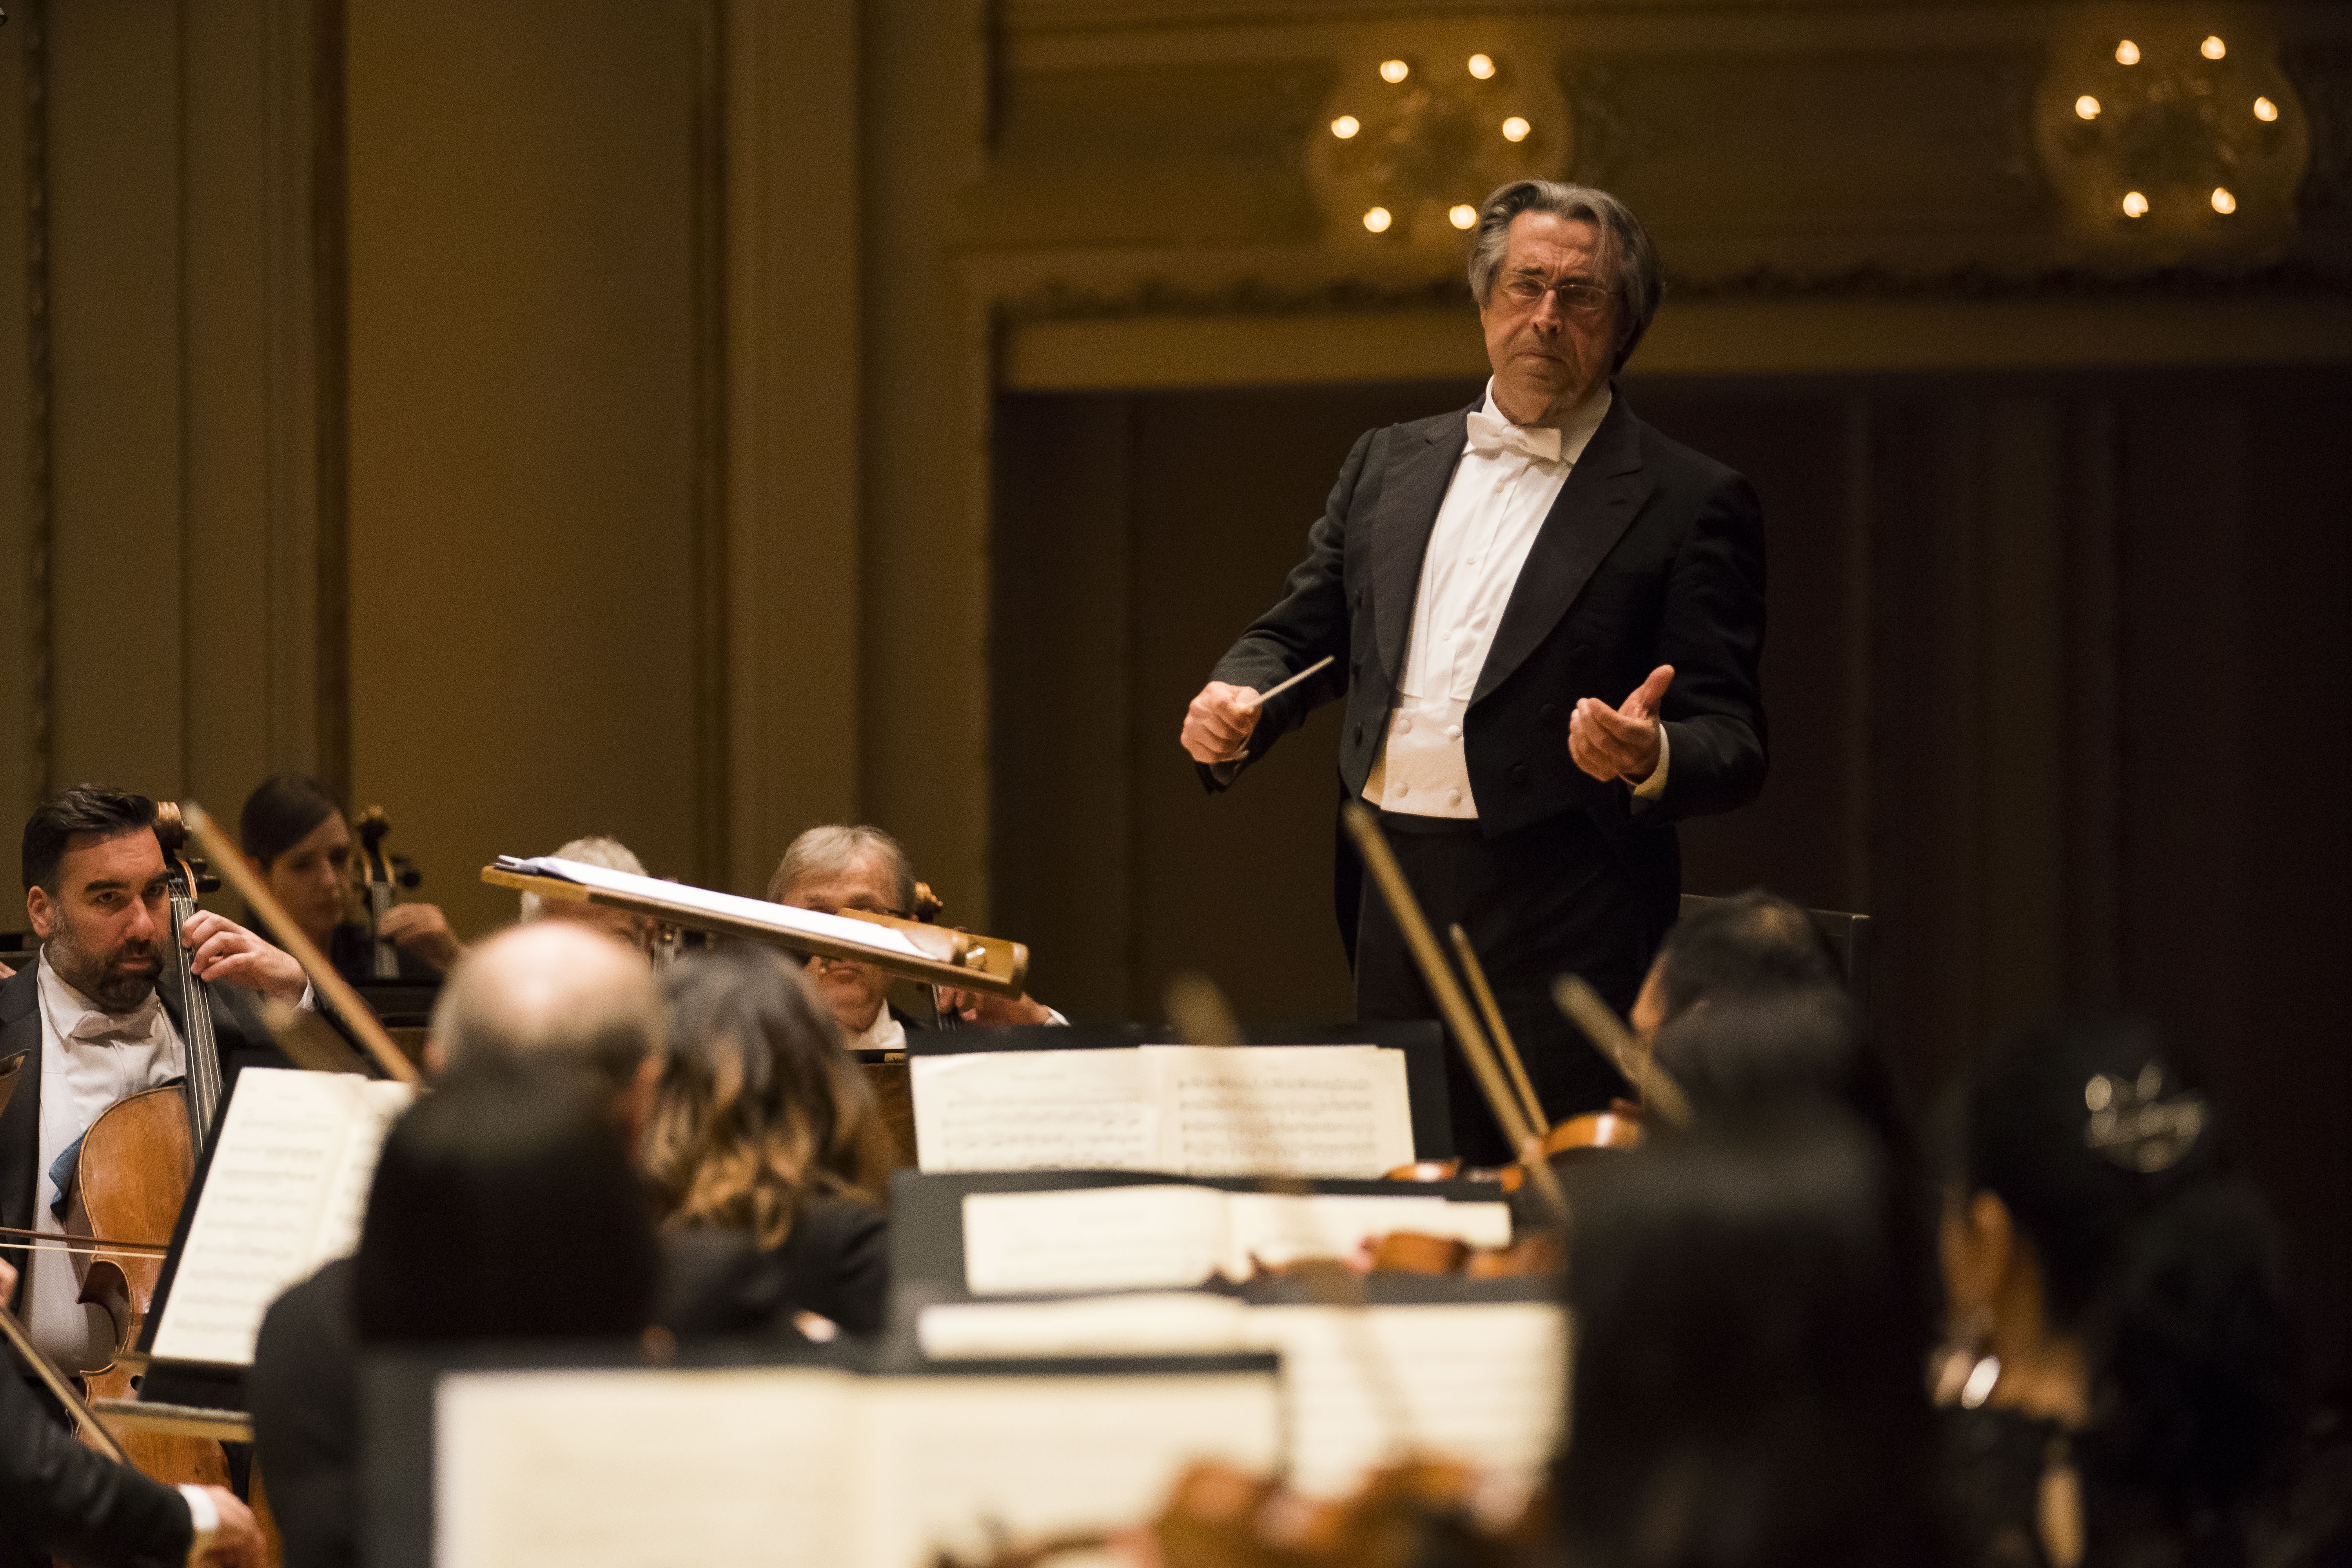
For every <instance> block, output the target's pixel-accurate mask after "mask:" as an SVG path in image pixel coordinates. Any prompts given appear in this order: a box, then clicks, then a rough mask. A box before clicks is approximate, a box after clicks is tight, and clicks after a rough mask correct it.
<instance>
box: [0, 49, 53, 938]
mask: <svg viewBox="0 0 2352 1568" xmlns="http://www.w3.org/2000/svg"><path fill="white" fill-rule="evenodd" d="M25 38H26V19H25V18H23V17H21V16H20V17H19V18H18V19H17V23H16V26H8V27H0V584H5V586H0V594H5V598H0V627H5V630H6V635H5V637H0V931H16V930H18V929H21V928H22V927H23V925H24V923H25V922H24V921H23V919H22V917H21V916H20V915H19V914H18V913H17V911H18V910H21V909H22V907H23V906H22V904H21V903H20V902H19V889H20V887H21V883H20V882H19V881H18V879H17V876H16V858H17V844H18V837H17V834H16V831H15V828H16V826H17V825H20V824H22V823H23V822H24V820H25V817H26V814H27V813H28V812H30V811H31V810H32V805H33V795H34V792H35V791H36V789H37V787H38V784H39V781H37V779H36V777H35V768H36V762H35V745H34V734H33V721H34V683H35V679H36V674H35V666H34V660H35V658H36V654H37V644H36V638H37V636H38V635H39V628H40V626H41V625H42V622H43V619H44V617H43V616H41V615H40V614H38V613H37V610H36V606H35V605H34V602H33V582H32V568H33V561H32V544H33V540H32V530H31V521H32V520H31V510H32V506H31V503H32V499H33V497H32V483H31V473H30V467H29V464H28V463H27V461H26V452H27V443H28V438H29V437H30V434H31V425H32V392H33V378H32V375H31V341H30V340H31V336H32V333H31V324H32V323H31V311H30V303H31V301H30V291H29V288H28V269H29V261H30V258H29V256H28V255H27V254H26V244H27V238H28V236H29V233H30V230H31V224H30V222H29V218H28V214H27V209H26V145H25V142H26V101H25V85H26V52H25Z"/></svg>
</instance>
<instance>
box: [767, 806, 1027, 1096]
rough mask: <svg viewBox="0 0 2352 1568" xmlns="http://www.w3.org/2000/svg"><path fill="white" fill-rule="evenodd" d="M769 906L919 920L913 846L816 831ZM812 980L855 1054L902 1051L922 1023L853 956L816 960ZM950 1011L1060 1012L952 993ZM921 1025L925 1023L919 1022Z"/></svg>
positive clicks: (973, 1019)
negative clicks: (910, 1030)
mask: <svg viewBox="0 0 2352 1568" xmlns="http://www.w3.org/2000/svg"><path fill="white" fill-rule="evenodd" d="M768 901H769V902H771V903H776V904H790V905H792V906H793V908H794V909H798V910H815V911H817V912H818V913H819V914H827V915H829V914H835V913H838V912H839V911H840V910H864V911H865V912H866V913H867V914H877V915H895V916H897V917H898V919H900V920H912V919H913V918H914V915H915V867H914V862H913V861H911V860H909V859H908V858H907V850H906V847H905V846H904V845H902V844H900V843H899V842H898V840H897V839H896V838H893V837H890V836H889V835H888V834H887V833H885V832H883V831H882V830H881V829H880V828H878V827H869V826H865V825H863V824H851V823H834V824H831V825H829V826H824V827H812V828H810V829H809V830H808V831H807V832H805V833H803V834H802V835H801V836H800V837H798V838H795V839H793V843H792V847H791V848H789V849H787V850H785V851H784V858H783V859H782V861H781V862H779V863H778V865H777V867H776V874H775V875H774V876H772V877H771V878H769V879H768ZM808 973H809V979H810V980H811V981H812V982H813V983H814V984H815V986H816V988H817V992H818V994H820V995H822V996H823V997H824V1000H825V1002H826V1004H827V1005H830V1006H831V1007H832V1008H833V1016H835V1018H836V1019H838V1020H839V1021H840V1023H841V1032H842V1033H843V1035H845V1037H847V1042H848V1045H849V1047H850V1048H851V1049H853V1050H882V1051H889V1050H898V1049H901V1048H903V1047H905V1045H906V1042H907V1027H908V1025H909V1024H917V1020H915V1019H913V1018H910V1017H909V1016H907V1015H906V1014H904V1013H901V1012H899V1011H898V1009H897V1008H895V1007H892V1006H891V1005H890V1004H889V994H890V976H889V975H888V974H887V973H884V972H883V971H881V970H879V969H877V968H876V967H875V966H874V965H872V964H870V963H857V962H856V961H855V960H852V959H831V958H812V959H810V960H809V961H808ZM939 1002H940V1008H941V1010H942V1011H943V1012H950V1013H953V1014H955V1015H956V1016H960V1017H961V1018H962V1019H963V1020H964V1021H965V1022H968V1023H979V1024H1050V1023H1053V1022H1055V1017H1056V1015H1055V1013H1054V1011H1053V1010H1052V1009H1051V1008H1049V1007H1045V1006H1043V1005H1039V1004H1038V1003H1036V1002H1034V1001H1032V1000H1031V999H1030V998H1028V997H1026V996H1023V997H1020V998H1018V999H1017V1000H1014V1001H1010V1002H1008V1001H1006V1000H1004V999H1003V998H1002V997H997V996H986V995H982V994H978V993H973V992H963V991H945V992H942V993H940V995H939ZM917 1026H919V1024H918V1025H917Z"/></svg>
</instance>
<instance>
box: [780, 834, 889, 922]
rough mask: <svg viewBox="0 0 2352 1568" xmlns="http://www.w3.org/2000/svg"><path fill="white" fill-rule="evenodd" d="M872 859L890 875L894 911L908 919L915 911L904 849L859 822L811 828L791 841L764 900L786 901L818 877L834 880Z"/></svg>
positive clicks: (886, 836) (886, 835)
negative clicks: (880, 863) (832, 878)
mask: <svg viewBox="0 0 2352 1568" xmlns="http://www.w3.org/2000/svg"><path fill="white" fill-rule="evenodd" d="M867 858H872V859H877V860H879V861H881V862H882V865H883V868H885V869H886V870H887V871H888V872H889V873H890V883H891V886H892V887H894V888H896V889H898V891H897V892H896V893H895V894H894V895H893V897H894V898H895V899H896V900H897V902H898V913H899V914H901V915H905V916H910V917H911V916H912V915H913V914H914V912H915V863H914V862H913V861H912V860H909V859H908V858H907V847H906V846H905V845H903V844H901V843H899V842H898V840H897V839H895V838H893V837H890V836H889V835H888V834H887V833H885V832H883V831H882V830H881V829H880V828H878V827H869V826H866V824H864V823H862V822H835V823H832V824H829V825H827V826H824V827H812V828H810V829H809V830H808V831H807V832H806V833H803V834H802V835H801V836H800V837H798V838H795V839H793V845H792V847H791V848H789V849H787V850H785V851H784V858H783V859H782V860H781V861H779V862H778V863H777V865H776V874H775V875H774V876H772V877H771V878H769V879H768V901H769V902H770V903H772V904H781V903H784V902H787V901H788V900H790V899H791V898H792V894H793V889H795V888H798V887H800V886H802V885H803V883H807V882H812V881H815V880H817V879H820V878H824V877H837V876H839V875H840V874H841V873H842V872H844V871H846V870H848V869H849V868H851V867H852V866H854V865H856V863H857V862H858V861H860V860H864V859H867Z"/></svg>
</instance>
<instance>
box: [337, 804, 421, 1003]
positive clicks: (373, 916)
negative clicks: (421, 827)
mask: <svg viewBox="0 0 2352 1568" xmlns="http://www.w3.org/2000/svg"><path fill="white" fill-rule="evenodd" d="M352 826H353V827H355V828H357V829H359V838H360V890H361V891H362V893H363V894H364V895H365V896H366V899H367V928H368V975H369V978H371V979H373V980H376V981H387V980H398V979H399V978H400V949H399V948H398V947H396V946H395V945H394V943H393V940H392V939H391V938H390V937H388V936H386V935H384V934H383V917H384V916H385V915H387V914H389V913H391V912H392V906H393V905H394V904H395V903H397V902H398V901H399V900H400V892H399V889H403V888H414V887H415V886H416V885H417V884H418V883H420V882H422V881H423V880H424V879H425V878H424V876H423V874H422V873H420V872H419V871H418V870H417V869H416V868H415V867H414V866H412V865H410V864H409V863H408V857H406V856H405V855H394V854H390V853H388V852H386V850H385V849H384V847H383V841H384V838H385V837H386V836H387V835H388V834H390V833H391V832H392V820H391V818H389V817H387V816H384V814H383V807H382V806H380V805H372V806H369V807H368V808H367V809H366V810H365V811H363V812H362V813H360V815H359V816H358V818H357V819H356V820H355V821H354V822H353V823H352Z"/></svg>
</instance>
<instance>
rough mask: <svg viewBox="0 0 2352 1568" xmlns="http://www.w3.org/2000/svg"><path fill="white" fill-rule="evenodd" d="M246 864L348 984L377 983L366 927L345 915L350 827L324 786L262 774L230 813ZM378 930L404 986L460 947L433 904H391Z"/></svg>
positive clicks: (430, 973) (430, 976)
mask: <svg viewBox="0 0 2352 1568" xmlns="http://www.w3.org/2000/svg"><path fill="white" fill-rule="evenodd" d="M237 842H238V845H239V847H242V848H243V849H244V850H245V858H246V862H247V864H248V865H250V866H251V867H252V868H254V870H255V871H256V872H257V874H259V875H260V876H261V878H262V879H264V880H265V881H267V882H268V885H269V890H270V891H271V892H272V893H274V894H275V895H277V898H278V902H279V903H281V904H283V905H285V906H286V910H287V912H288V913H289V914H291V915H292V916H293V917H294V919H295V920H296V921H299V923H300V925H301V927H302V933H303V934H304V935H305V936H307V937H309V938H310V940H311V941H312V942H315V943H317V944H318V947H319V951H320V952H323V953H325V954H326V955H327V958H328V961H329V962H330V963H332V964H333V965H334V966H335V969H336V971H337V973H341V975H342V977H343V978H344V979H346V980H349V981H351V982H352V984H360V985H364V984H370V983H371V982H374V983H379V984H380V983H381V982H382V979H383V978H386V977H381V976H379V975H378V974H377V973H376V970H375V967H374V959H375V954H374V950H373V943H372V942H371V941H370V933H369V931H368V928H367V926H366V925H365V924H364V923H363V922H361V921H352V920H347V919H345V918H344V917H345V916H346V915H347V914H348V913H349V912H350V908H351V900H352V882H353V867H352V857H353V855H354V853H355V847H354V845H353V844H352V825H351V823H350V822H349V821H347V820H346V819H345V818H344V816H343V810H342V807H341V806H340V805H337V804H336V802H335V799H334V797H333V796H332V795H329V794H328V793H327V791H326V788H325V786H324V785H322V784H320V783H319V782H318V781H317V780H316V779H312V778H309V777H306V776H304V775H303V774H300V773H279V774H278V775H277V776H276V777H275V778H270V779H265V780H264V781H263V782H262V783H261V784H259V785H258V786H257V787H256V789H255V790H254V792H253V793H252V794H251V795H247V796H246V799H245V809H244V810H243V811H242V812H240V813H238V815H237ZM378 934H380V935H381V936H382V937H383V940H384V941H386V942H390V943H392V944H393V945H394V948H395V949H396V951H397V953H398V959H399V970H400V973H399V975H398V977H397V978H398V979H399V981H401V982H402V983H405V984H417V983H419V982H431V981H436V980H438V979H440V977H441V976H442V975H443V974H444V973H446V972H447V970H448V968H449V966H450V965H451V964H453V963H457V958H458V955H459V954H461V953H463V952H465V951H466V945H465V943H463V942H459V941H458V940H457V933H456V932H455V931H451V930H450V929H449V921H448V919H447V917H446V916H445V915H443V914H442V912H441V910H439V909H438V908H436V906H434V905H432V904H422V903H397V904H394V905H392V906H391V908H390V909H388V910H385V912H384V914H383V917H382V919H381V921H380V922H379V926H378Z"/></svg>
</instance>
